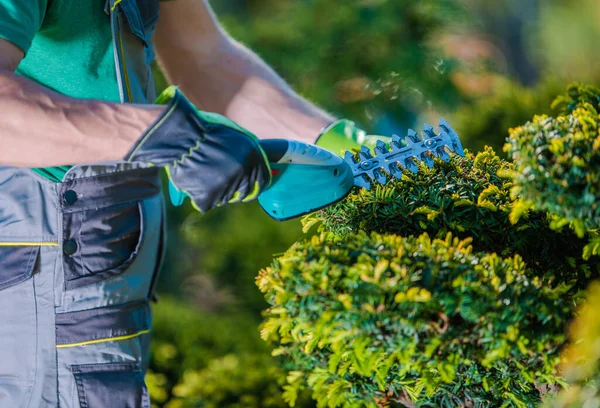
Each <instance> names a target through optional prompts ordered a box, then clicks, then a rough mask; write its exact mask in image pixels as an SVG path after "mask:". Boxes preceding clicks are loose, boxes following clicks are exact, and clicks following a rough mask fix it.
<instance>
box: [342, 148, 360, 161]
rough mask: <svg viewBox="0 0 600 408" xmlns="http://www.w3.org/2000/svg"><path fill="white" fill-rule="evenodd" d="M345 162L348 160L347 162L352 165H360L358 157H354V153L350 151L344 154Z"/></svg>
mask: <svg viewBox="0 0 600 408" xmlns="http://www.w3.org/2000/svg"><path fill="white" fill-rule="evenodd" d="M344 160H346V162H348V164H350V165H354V164H356V163H358V160H356V157H354V153H352V152H351V151H350V150H346V153H344Z"/></svg>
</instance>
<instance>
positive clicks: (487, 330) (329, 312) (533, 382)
mask: <svg viewBox="0 0 600 408" xmlns="http://www.w3.org/2000/svg"><path fill="white" fill-rule="evenodd" d="M470 243H471V240H470V239H468V240H463V241H461V240H459V239H458V238H452V237H451V235H450V234H448V237H447V238H446V239H445V240H440V239H436V240H431V239H430V238H429V237H428V236H427V235H426V234H423V235H422V236H420V237H418V238H401V237H398V236H395V235H378V234H372V235H371V236H370V237H369V236H366V235H364V234H356V235H352V236H348V237H347V238H346V239H344V240H343V241H340V242H338V243H334V242H331V241H328V240H326V239H324V237H321V238H318V237H314V238H313V239H312V240H311V241H309V242H305V243H300V244H296V245H295V246H293V247H292V248H291V249H290V250H289V251H288V252H287V253H286V254H285V255H284V256H282V257H280V258H279V259H278V260H277V262H276V263H275V264H274V265H273V267H272V268H270V269H268V270H265V271H263V272H262V274H261V275H260V276H259V278H258V284H259V287H260V288H261V290H262V291H263V292H265V294H266V298H267V300H268V301H269V303H271V304H272V305H273V307H272V308H271V309H269V310H268V311H267V321H266V323H265V324H264V326H263V331H262V336H263V338H264V339H267V340H271V341H274V342H276V343H277V344H278V345H279V348H278V349H276V350H275V353H276V354H283V355H286V356H287V357H288V358H289V360H290V362H291V364H290V368H291V369H292V372H291V373H290V375H289V378H290V379H291V381H290V385H289V386H288V387H287V392H286V394H285V396H286V398H287V399H288V401H290V402H294V400H295V395H296V394H295V393H296V392H297V390H299V389H302V388H303V387H304V386H306V385H307V384H308V385H310V387H311V388H312V390H313V392H314V397H315V398H316V399H317V400H318V401H319V406H321V407H327V406H331V407H338V406H339V407H362V406H366V407H377V406H381V405H384V406H387V404H391V403H392V402H399V403H402V404H404V405H407V403H410V402H411V401H413V400H414V401H417V400H418V401H419V402H420V406H430V407H448V408H449V407H456V406H477V405H478V404H481V403H488V404H491V406H498V407H499V406H502V405H503V404H508V405H512V404H515V406H534V405H535V403H536V402H538V401H539V398H540V395H539V391H538V389H537V388H536V387H539V386H542V385H551V386H553V385H555V383H556V381H557V380H556V372H555V368H554V367H555V365H556V362H557V359H558V349H559V346H560V345H561V344H562V343H563V341H564V335H563V325H564V324H565V321H566V319H567V318H568V317H569V301H568V299H566V298H565V297H564V296H563V294H564V288H560V289H552V288H550V287H548V286H545V285H544V284H543V283H542V281H541V280H539V279H537V278H533V279H530V278H528V277H527V273H526V271H525V264H524V262H523V261H522V259H521V258H520V257H519V256H518V255H515V256H514V257H512V258H506V259H502V258H501V257H499V256H498V255H496V254H489V255H485V254H481V253H473V252H472V248H471V245H470Z"/></svg>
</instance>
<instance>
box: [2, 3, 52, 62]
mask: <svg viewBox="0 0 600 408" xmlns="http://www.w3.org/2000/svg"><path fill="white" fill-rule="evenodd" d="M48 1H51V0H0V38H3V39H5V40H7V41H9V42H11V43H13V44H14V45H16V46H17V47H19V48H20V49H21V50H23V52H24V53H25V54H27V51H29V47H31V43H32V41H33V37H35V34H36V33H37V32H38V30H39V29H40V27H41V25H42V22H43V21H44V15H45V13H46V7H47V5H48Z"/></svg>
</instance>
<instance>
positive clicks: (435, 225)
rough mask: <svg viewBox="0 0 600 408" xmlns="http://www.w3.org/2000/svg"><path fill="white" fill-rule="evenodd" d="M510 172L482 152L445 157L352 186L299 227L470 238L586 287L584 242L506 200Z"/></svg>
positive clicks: (593, 269) (338, 233) (340, 234)
mask: <svg viewBox="0 0 600 408" xmlns="http://www.w3.org/2000/svg"><path fill="white" fill-rule="evenodd" d="M512 172H513V165H512V164H511V163H509V162H507V161H504V160H501V159H500V158H499V157H498V156H497V155H496V154H495V153H494V151H493V150H491V149H490V148H487V149H486V150H485V151H483V152H480V153H478V154H477V155H473V154H470V153H467V155H466V157H460V156H453V157H452V158H451V161H450V162H448V163H445V162H442V161H437V162H436V165H435V166H434V167H433V168H431V169H430V168H428V167H427V166H425V165H421V168H420V169H419V173H418V174H411V173H409V172H405V174H404V175H403V177H402V179H401V180H393V181H391V182H389V183H388V185H386V186H380V185H377V186H376V187H375V188H373V189H372V190H371V191H367V190H364V189H362V190H359V189H357V190H356V191H355V192H354V193H353V194H352V195H350V196H349V197H348V198H347V199H346V200H344V201H342V202H340V203H338V204H336V205H334V206H331V207H328V208H325V209H323V210H321V211H319V212H317V213H315V214H313V215H311V216H309V217H307V218H306V219H305V225H306V227H310V226H312V225H314V224H320V230H321V231H327V232H331V233H332V235H333V236H334V237H336V238H338V239H342V238H345V237H348V236H351V235H352V234H353V233H356V232H358V231H366V232H372V231H374V232H381V233H390V234H397V235H401V236H411V235H419V234H421V233H423V232H427V233H428V234H429V235H430V236H432V237H437V238H444V237H445V236H446V234H447V233H452V234H453V235H454V236H458V237H460V238H467V237H472V238H473V247H474V248H475V250H476V251H483V250H485V251H489V252H496V253H498V254H500V255H502V256H512V255H514V254H516V253H518V254H520V255H521V256H522V257H523V259H524V260H525V262H526V263H527V266H528V270H530V271H531V272H532V273H534V274H536V275H538V276H544V278H545V279H547V282H548V283H551V282H553V283H555V284H558V283H561V282H569V283H571V284H574V283H575V282H578V281H581V280H582V279H583V280H584V281H585V282H587V276H588V275H589V274H590V273H597V270H598V266H597V265H596V264H592V265H590V264H586V265H583V262H582V261H581V254H582V252H583V248H584V246H585V244H586V241H584V240H582V239H578V238H577V237H576V236H575V234H574V233H572V232H570V231H564V230H563V231H554V230H552V229H551V228H550V227H551V219H550V218H549V217H548V215H547V214H546V213H545V212H531V211H529V207H527V206H525V205H523V204H522V203H521V202H520V201H518V200H516V199H514V198H512V197H511V189H512V188H513V182H512V180H511V179H510V178H509V177H508V176H507V175H509V174H512ZM517 218H518V219H517ZM583 287H585V285H584V286H583Z"/></svg>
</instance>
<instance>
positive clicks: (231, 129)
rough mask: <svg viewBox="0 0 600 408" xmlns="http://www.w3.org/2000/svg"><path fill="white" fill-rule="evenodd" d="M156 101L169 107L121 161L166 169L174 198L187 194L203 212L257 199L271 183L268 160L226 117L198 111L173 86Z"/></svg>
mask: <svg viewBox="0 0 600 408" xmlns="http://www.w3.org/2000/svg"><path fill="white" fill-rule="evenodd" d="M156 103H161V104H167V105H168V106H167V109H166V110H165V112H164V113H163V115H162V116H161V117H160V118H159V119H158V120H157V121H156V123H155V124H154V125H152V126H151V127H150V128H149V129H148V130H147V131H146V133H145V134H144V136H142V137H141V138H140V140H139V141H138V142H137V144H136V145H135V146H134V147H133V148H132V150H131V151H130V152H129V153H128V155H127V156H126V158H125V159H126V160H127V161H130V162H134V161H137V162H144V163H151V164H152V165H154V166H161V167H165V169H166V171H167V174H168V175H169V179H170V181H171V183H172V187H171V191H172V192H177V193H179V196H178V197H174V198H175V199H176V201H177V199H180V200H181V198H182V197H183V198H184V197H185V195H187V196H189V197H190V198H191V200H192V205H193V206H194V208H196V209H197V210H198V211H201V212H206V211H208V210H210V209H211V208H214V207H217V206H221V205H225V204H228V203H234V202H239V201H250V200H252V199H255V198H256V197H257V196H258V194H259V193H260V192H261V191H262V189H263V188H266V187H267V186H268V185H269V183H270V182H271V169H270V167H269V162H268V160H267V157H266V155H265V154H264V151H263V150H262V149H261V147H260V145H259V143H258V139H257V138H256V137H255V136H254V135H253V134H251V133H250V132H248V131H247V130H245V129H243V128H241V127H240V126H238V125H236V124H235V123H233V122H232V121H230V120H229V119H227V118H225V117H224V116H221V115H218V114H216V113H207V112H202V111H199V110H198V109H196V108H195V107H194V106H193V105H192V104H191V103H190V102H189V101H188V100H187V99H186V98H185V96H184V95H183V94H182V93H181V92H180V91H179V90H178V89H177V88H175V87H169V88H167V89H166V90H165V91H164V92H163V93H162V94H161V96H159V98H158V99H157V101H156ZM172 199H173V197H172Z"/></svg>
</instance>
